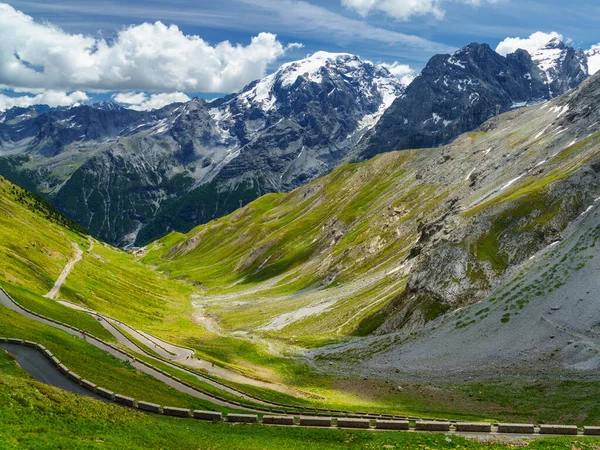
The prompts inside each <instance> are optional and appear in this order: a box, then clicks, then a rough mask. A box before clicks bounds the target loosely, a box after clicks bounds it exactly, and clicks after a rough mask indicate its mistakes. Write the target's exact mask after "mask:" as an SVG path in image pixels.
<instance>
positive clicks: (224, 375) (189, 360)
mask: <svg viewBox="0 0 600 450" xmlns="http://www.w3.org/2000/svg"><path fill="white" fill-rule="evenodd" d="M59 303H60V304H62V305H64V306H67V307H69V308H73V309H76V310H79V311H83V312H86V313H88V314H90V315H92V316H94V317H96V318H100V319H101V320H100V324H101V325H102V326H103V327H104V328H105V329H106V330H107V331H108V332H109V333H110V334H112V335H113V336H114V337H115V338H116V339H117V341H118V342H119V343H120V344H122V345H125V346H126V347H127V348H129V349H130V350H133V351H135V352H138V353H143V354H145V355H146V356H148V357H150V358H152V359H154V360H156V361H161V362H163V363H165V364H168V363H167V362H165V361H163V360H160V359H157V358H155V357H154V356H152V355H150V354H149V353H148V352H147V351H146V350H144V349H142V348H140V347H139V346H138V345H137V343H135V342H134V341H132V340H131V339H129V337H128V336H127V335H125V334H124V333H122V332H121V330H123V331H125V332H126V333H128V334H129V335H130V336H132V337H133V338H134V339H136V340H137V341H138V342H140V343H141V344H143V345H145V346H146V347H147V348H149V349H151V350H152V351H154V352H156V353H157V354H159V355H160V356H161V357H162V358H164V359H167V360H169V361H173V362H177V363H178V364H180V365H183V366H186V367H189V368H191V369H197V370H202V371H205V372H207V373H208V374H209V375H212V376H215V377H218V378H220V379H224V380H228V381H233V382H235V383H240V384H247V385H250V386H256V387H260V388H263V389H270V390H273V391H277V392H282V393H284V394H288V395H292V396H299V395H300V396H301V395H302V393H301V392H298V391H295V390H293V389H291V388H288V387H287V386H284V385H282V384H278V383H271V382H268V381H263V380H258V379H255V378H251V377H248V376H245V375H243V374H241V373H238V372H235V371H233V370H229V369H226V368H224V367H219V366H217V365H214V364H212V363H210V362H208V361H205V360H202V359H198V358H194V351H193V350H192V349H188V348H185V347H180V346H177V345H173V344H170V343H168V342H166V341H163V340H162V339H159V338H157V337H155V336H152V335H150V334H148V333H144V332H142V331H139V330H136V329H135V328H133V327H131V326H129V325H127V324H125V323H123V322H121V321H120V320H116V319H113V318H111V317H107V316H105V315H103V314H100V313H98V312H97V311H94V310H92V309H89V308H86V307H83V306H80V305H75V304H73V303H69V302H65V301H61V302H59ZM173 367H176V368H178V369H180V370H182V368H181V367H179V366H173ZM183 370H185V369H183ZM190 373H193V372H190ZM195 376H196V377H198V375H195ZM198 378H200V379H201V380H202V381H204V382H207V383H209V384H212V385H213V386H215V387H218V388H219V389H222V390H225V391H228V392H231V393H234V394H235V395H237V396H239V397H243V398H246V397H244V396H243V395H240V393H239V391H237V390H232V389H231V388H229V387H228V386H226V385H224V384H221V383H219V382H217V381H213V380H211V379H209V378H203V377H198ZM246 399H248V400H251V401H254V402H257V400H256V399H254V398H250V397H247V398H246ZM258 403H260V402H258Z"/></svg>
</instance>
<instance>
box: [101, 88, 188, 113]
mask: <svg viewBox="0 0 600 450" xmlns="http://www.w3.org/2000/svg"><path fill="white" fill-rule="evenodd" d="M113 100H114V101H116V102H118V103H123V104H125V105H127V108H129V109H134V110H136V111H151V110H153V109H159V108H162V107H163V106H167V105H170V104H171V103H183V102H188V101H190V98H189V97H188V96H187V95H185V94H184V93H183V92H173V93H163V94H152V95H148V94H146V93H144V92H122V93H119V94H115V95H113Z"/></svg>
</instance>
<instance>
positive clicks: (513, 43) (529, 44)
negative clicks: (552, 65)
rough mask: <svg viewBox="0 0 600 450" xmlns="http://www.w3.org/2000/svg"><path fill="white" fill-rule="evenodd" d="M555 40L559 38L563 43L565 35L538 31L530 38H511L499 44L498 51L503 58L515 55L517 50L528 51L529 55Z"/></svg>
mask: <svg viewBox="0 0 600 450" xmlns="http://www.w3.org/2000/svg"><path fill="white" fill-rule="evenodd" d="M554 38H558V39H560V40H561V41H562V40H563V35H562V34H560V33H557V32H556V31H551V32H550V33H544V32H543V31H536V32H535V33H533V34H532V35H531V36H529V37H528V38H519V37H515V38H510V37H509V38H506V39H504V40H503V41H502V42H500V43H499V44H498V47H496V51H497V52H498V53H500V54H501V55H503V56H506V55H508V54H509V53H514V52H515V51H516V50H517V49H523V50H527V52H528V53H529V54H533V53H535V52H536V51H538V50H539V49H540V48H542V47H544V46H545V45H546V44H547V43H548V42H550V41H551V40H552V39H554Z"/></svg>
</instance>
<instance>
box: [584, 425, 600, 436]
mask: <svg viewBox="0 0 600 450" xmlns="http://www.w3.org/2000/svg"><path fill="white" fill-rule="evenodd" d="M583 434H585V435H586V436H600V427H583Z"/></svg>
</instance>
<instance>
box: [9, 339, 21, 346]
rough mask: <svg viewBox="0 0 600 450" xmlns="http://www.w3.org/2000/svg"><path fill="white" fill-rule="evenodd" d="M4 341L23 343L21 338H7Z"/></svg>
mask: <svg viewBox="0 0 600 450" xmlns="http://www.w3.org/2000/svg"><path fill="white" fill-rule="evenodd" d="M6 342H8V343H9V344H17V345H23V340H21V339H13V338H8V339H7V340H6Z"/></svg>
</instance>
